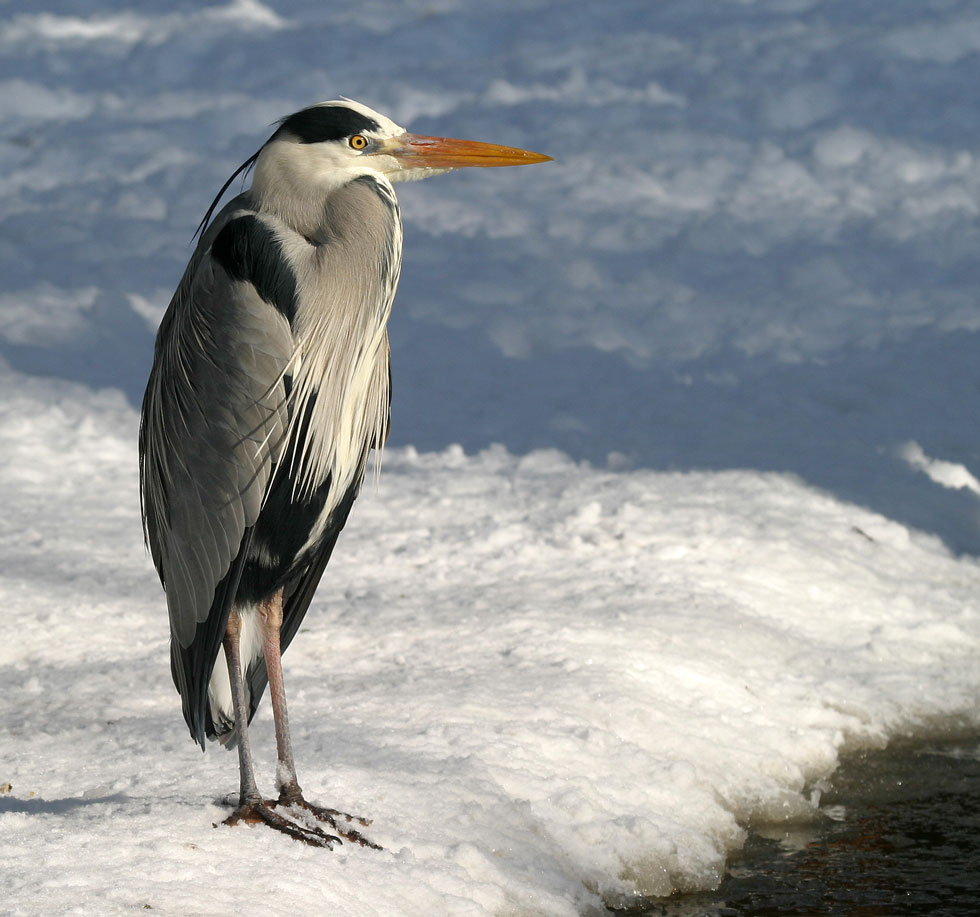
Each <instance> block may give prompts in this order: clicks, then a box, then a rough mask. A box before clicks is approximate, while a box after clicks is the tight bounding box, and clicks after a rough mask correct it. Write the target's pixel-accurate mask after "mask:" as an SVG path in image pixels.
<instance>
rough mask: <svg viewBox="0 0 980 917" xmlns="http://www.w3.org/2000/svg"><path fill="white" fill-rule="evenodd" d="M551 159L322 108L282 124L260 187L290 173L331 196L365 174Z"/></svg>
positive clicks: (360, 112)
mask: <svg viewBox="0 0 980 917" xmlns="http://www.w3.org/2000/svg"><path fill="white" fill-rule="evenodd" d="M549 159H551V157H550V156H543V155H541V154H540V153H531V152H528V151H527V150H519V149H515V148H513V147H506V146H497V145H496V144H492V143H478V142H475V141H471V140H454V139H450V138H447V137H427V136H424V135H422V134H410V133H409V132H408V131H406V130H405V128H403V127H399V126H398V125H397V124H395V122H394V121H392V120H391V119H390V118H386V117H385V116H384V115H382V114H380V113H379V112H376V111H374V110H372V109H370V108H368V107H367V106H366V105H362V104H360V103H359V102H352V101H350V100H347V99H344V100H341V101H336V102H321V103H320V104H319V105H313V106H311V107H310V108H304V109H302V110H301V111H298V112H296V113H295V114H292V115H289V117H287V118H284V119H283V120H282V121H281V122H280V125H279V129H278V130H277V131H276V132H275V134H273V135H272V137H271V138H270V139H269V141H268V142H267V143H266V145H265V146H264V147H263V148H262V151H261V152H260V154H259V158H258V161H257V163H256V176H255V181H256V183H259V184H261V183H262V181H263V174H262V173H263V172H264V171H266V172H268V171H273V170H274V171H276V172H277V173H280V174H279V176H278V177H279V178H282V177H283V175H282V173H289V174H290V176H291V178H292V179H293V180H294V181H296V182H297V183H298V184H301V185H302V186H303V188H304V190H305V193H307V194H309V193H310V192H311V191H313V190H314V189H321V190H327V191H329V190H330V189H331V188H332V187H337V186H339V185H343V184H346V183H347V182H348V181H351V180H352V179H354V178H357V177H359V176H361V175H365V174H370V173H374V174H381V175H384V176H385V177H386V178H387V179H388V181H392V182H394V181H405V180H410V179H417V178H425V177H427V176H429V175H437V174H439V173H441V172H448V171H450V170H452V169H461V168H464V167H467V166H519V165H527V164H530V163H535V162H546V161H547V160H549Z"/></svg>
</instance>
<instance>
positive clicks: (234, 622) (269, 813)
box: [223, 607, 341, 850]
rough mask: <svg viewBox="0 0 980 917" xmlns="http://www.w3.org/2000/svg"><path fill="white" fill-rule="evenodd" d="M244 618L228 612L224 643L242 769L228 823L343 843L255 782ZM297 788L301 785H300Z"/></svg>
mask: <svg viewBox="0 0 980 917" xmlns="http://www.w3.org/2000/svg"><path fill="white" fill-rule="evenodd" d="M241 633H242V618H241V615H240V614H239V613H238V611H237V609H235V608H234V607H233V608H232V610H231V613H230V614H229V615H228V624H227V626H226V628H225V636H224V641H223V645H224V648H225V656H226V658H227V660H228V677H229V679H230V680H231V697H232V704H233V706H234V711H235V731H236V732H237V733H238V766H239V771H240V772H241V792H240V794H239V797H238V808H237V809H236V810H235V811H234V812H233V813H232V814H231V815H230V816H229V817H228V818H227V819H225V824H226V825H237V824H239V822H243V821H244V822H248V823H252V824H255V823H257V822H264V823H265V824H267V825H268V826H269V827H270V828H275V829H276V830H277V831H281V832H282V833H283V834H287V835H289V836H290V837H291V838H293V839H294V840H297V841H303V842H304V843H306V844H310V845H311V846H313V847H326V848H327V849H328V850H329V849H331V848H332V847H333V845H334V844H335V843H341V841H340V838H339V837H335V836H334V835H332V834H327V833H326V832H325V831H322V830H321V829H320V828H318V827H316V826H315V825H313V826H309V827H307V826H305V825H297V824H295V823H294V822H291V821H289V819H286V818H283V817H282V816H281V815H279V814H278V813H277V812H275V811H273V809H274V807H275V805H276V803H275V802H272V801H268V802H267V801H264V800H263V799H262V795H261V794H260V793H259V790H258V786H257V785H256V783H255V769H254V768H253V766H252V751H251V748H250V747H249V741H248V705H247V703H246V701H245V678H244V675H243V674H242V660H241V652H240V649H239V645H240V642H241ZM278 733H279V721H278V718H277V720H276V734H277V737H278ZM297 790H298V787H297Z"/></svg>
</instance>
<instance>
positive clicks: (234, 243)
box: [211, 215, 296, 324]
mask: <svg viewBox="0 0 980 917" xmlns="http://www.w3.org/2000/svg"><path fill="white" fill-rule="evenodd" d="M211 256H212V257H213V258H214V259H215V261H217V262H218V264H220V265H221V266H222V267H223V268H224V269H225V270H226V271H227V272H228V274H229V275H230V276H231V277H233V278H234V279H235V280H241V281H243V282H245V283H250V284H252V286H254V287H255V289H256V291H257V292H258V294H259V296H261V297H262V298H263V299H264V300H265V301H266V302H267V303H269V304H270V305H273V306H275V307H276V308H277V309H278V310H279V311H280V312H281V313H282V314H283V315H284V316H285V317H286V319H287V321H289V323H290V324H292V322H293V319H294V318H295V317H296V274H295V273H294V272H293V269H292V268H291V267H290V266H289V263H288V262H287V261H286V258H285V255H283V251H282V245H281V243H280V242H279V240H278V239H277V238H276V235H275V233H274V232H273V231H272V230H271V229H269V227H268V226H266V225H265V224H264V223H263V222H262V221H261V220H259V219H258V218H257V217H255V216H251V215H248V216H241V217H238V218H237V219H234V220H231V221H230V222H229V223H228V224H227V225H226V226H225V227H224V228H223V229H222V230H221V232H219V233H218V235H217V237H216V238H215V240H214V242H213V243H212V244H211Z"/></svg>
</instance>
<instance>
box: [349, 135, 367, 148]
mask: <svg viewBox="0 0 980 917" xmlns="http://www.w3.org/2000/svg"><path fill="white" fill-rule="evenodd" d="M350 145H351V149H354V150H363V149H364V148H365V147H366V146H367V145H368V142H367V137H362V136H361V135H360V134H354V136H353V137H351V138H350Z"/></svg>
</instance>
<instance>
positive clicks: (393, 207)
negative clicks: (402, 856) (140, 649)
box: [139, 100, 551, 847]
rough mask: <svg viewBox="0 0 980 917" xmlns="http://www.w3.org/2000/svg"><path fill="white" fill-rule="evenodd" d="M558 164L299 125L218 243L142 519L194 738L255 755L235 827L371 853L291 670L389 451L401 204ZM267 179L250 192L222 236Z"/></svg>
mask: <svg viewBox="0 0 980 917" xmlns="http://www.w3.org/2000/svg"><path fill="white" fill-rule="evenodd" d="M550 158H551V157H549V156H543V155H541V154H539V153H531V152H528V151H525V150H519V149H514V148H511V147H503V146H497V145H495V144H485V143H476V142H472V141H464V140H454V139H447V138H440V137H428V136H423V135H418V134H411V133H408V132H406V131H405V130H404V129H403V128H401V127H399V126H398V125H396V124H395V123H394V122H393V121H391V120H390V119H389V118H387V117H385V116H384V115H382V114H379V113H378V112H376V111H373V110H372V109H370V108H368V107H367V106H365V105H362V104H360V103H357V102H352V101H349V100H341V101H332V102H322V103H320V104H317V105H313V106H311V107H309V108H305V109H303V110H301V111H298V112H296V113H294V114H292V115H289V116H288V117H286V118H284V119H283V120H282V121H281V122H280V123H279V125H278V127H277V129H276V130H275V132H274V133H273V134H272V136H271V137H270V138H269V140H267V141H266V142H265V143H264V144H263V145H262V147H261V148H260V149H259V150H258V152H257V153H255V154H254V155H253V156H251V157H249V159H247V160H246V161H245V162H244V163H243V164H242V165H241V166H240V167H239V168H238V169H237V170H236V171H235V173H233V174H232V176H231V178H229V179H228V181H227V182H226V183H225V186H224V187H223V188H222V189H221V191H220V192H219V193H218V195H217V197H216V198H215V199H214V201H213V202H212V204H211V206H210V208H209V209H208V211H207V213H206V214H205V216H204V219H203V220H202V221H201V225H200V226H199V227H198V232H199V235H200V238H199V241H198V244H197V247H196V249H195V251H194V253H193V255H192V256H191V258H190V261H189V263H188V265H187V268H186V270H185V272H184V275H183V277H182V279H181V281H180V283H179V285H178V287H177V290H176V292H175V294H174V296H173V299H172V300H171V302H170V305H169V307H168V309H167V311H166V313H165V315H164V317H163V320H162V322H161V324H160V328H159V331H158V333H157V339H156V345H155V350H154V360H153V367H152V369H151V371H150V377H149V381H148V383H147V387H146V393H145V395H144V399H143V409H142V417H141V423H140V435H139V454H140V497H141V507H142V515H143V528H144V536H145V539H146V542H147V544H148V546H149V549H150V553H151V556H152V558H153V562H154V564H155V566H156V569H157V572H158V574H159V576H160V580H161V582H162V584H163V587H164V590H165V592H166V600H167V606H168V611H169V617H170V634H171V641H170V662H171V674H172V675H173V680H174V684H175V685H176V687H177V690H178V692H179V693H180V696H181V699H182V706H183V713H184V719H185V720H186V722H187V726H188V728H189V730H190V734H191V736H192V738H193V739H194V740H195V741H196V742H198V743H199V744H200V745H201V747H202V748H204V747H205V739H217V740H218V741H219V742H221V743H222V744H224V745H226V746H229V747H231V746H234V745H236V744H237V747H238V756H239V771H240V778H241V780H240V793H239V803H238V808H237V809H236V810H235V812H234V813H233V814H232V815H231V816H230V818H229V819H228V820H227V822H228V823H230V824H236V823H238V822H240V821H247V822H252V823H265V824H267V825H270V826H271V827H273V828H275V829H277V830H279V831H282V832H284V833H286V834H287V835H289V836H291V837H293V838H295V839H297V840H302V841H305V842H307V843H310V844H313V845H317V846H324V847H329V846H330V845H331V844H333V843H335V842H339V840H340V838H341V837H343V838H346V839H348V840H351V841H355V842H358V843H361V844H368V845H371V843H370V842H369V841H368V840H367V839H366V838H365V837H364V836H363V835H362V834H361V833H360V832H359V831H358V830H356V828H354V827H353V826H352V818H353V817H352V816H349V815H345V814H344V813H340V812H337V811H336V810H333V809H326V808H323V807H320V806H318V805H315V804H313V803H310V802H307V800H306V799H305V798H304V796H303V793H302V790H301V789H300V785H299V782H298V780H297V777H296V768H295V765H294V762H293V753H292V749H291V745H290V734H289V723H288V718H287V713H286V695H285V691H284V688H283V678H282V666H281V655H282V652H283V651H284V650H285V649H286V648H287V647H288V646H289V643H290V641H291V640H292V639H293V637H294V636H295V634H296V631H297V629H298V628H299V626H300V622H301V621H302V619H303V617H304V615H305V614H306V611H307V608H308V607H309V605H310V601H311V599H312V597H313V593H314V591H315V589H316V588H317V585H318V583H319V581H320V578H321V576H322V574H323V571H324V568H325V566H326V564H327V561H328V560H329V559H330V555H331V552H332V551H333V549H334V545H335V544H336V541H337V536H338V535H339V534H340V531H341V529H342V528H343V527H344V524H345V523H346V521H347V517H348V514H349V513H350V510H351V506H352V504H353V502H354V499H355V498H356V496H357V494H358V490H359V488H360V486H361V482H362V479H363V477H364V472H365V466H366V463H367V460H368V454H369V453H370V451H371V450H372V449H380V448H381V447H382V446H383V444H384V442H385V439H386V437H387V433H388V417H389V398H390V385H391V377H390V370H389V350H388V335H387V328H386V326H387V321H388V317H389V315H390V312H391V306H392V300H393V298H394V295H395V287H396V285H397V283H398V277H399V272H400V268H401V257H402V227H401V218H400V214H399V208H398V202H397V200H396V198H395V192H394V189H393V187H392V182H395V181H399V180H404V179H415V178H424V177H426V176H429V175H435V174H439V173H441V172H447V171H450V170H452V169H457V168H461V167H464V166H512V165H522V164H528V163H536V162H544V161H546V160H548V159H550ZM253 168H254V174H253V178H252V183H251V186H250V188H249V189H248V190H246V191H244V192H243V193H241V194H239V195H238V196H237V197H235V198H234V199H233V200H231V201H230V202H229V203H228V204H227V205H226V206H224V207H223V209H221V211H220V212H218V213H217V214H216V215H215V210H216V209H217V207H218V204H219V202H220V201H221V199H222V197H223V195H224V193H225V191H226V190H227V189H228V187H229V185H230V184H231V182H232V181H233V180H234V179H235V178H236V177H237V176H238V175H239V174H241V173H242V172H245V173H246V174H247V173H248V170H249V169H253ZM212 217H213V220H212ZM267 685H268V687H269V693H270V695H271V702H272V710H273V717H274V720H275V733H276V748H277V757H278V766H277V784H278V790H279V795H278V798H277V799H274V800H266V799H263V797H262V795H261V794H260V793H259V790H258V787H257V784H256V781H255V774H254V769H253V764H252V755H251V751H250V747H249V740H248V724H249V722H250V721H251V718H252V716H253V715H254V713H255V710H256V707H257V706H258V703H259V701H260V699H261V697H262V694H263V693H264V691H265V688H266V686H267ZM360 823H361V824H365V823H366V822H364V821H363V820H360ZM321 826H324V827H321ZM325 828H326V829H327V830H325ZM371 846H374V845H371Z"/></svg>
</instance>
